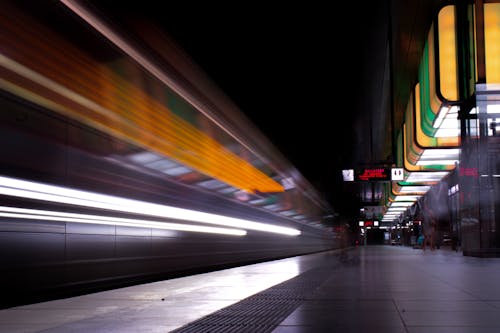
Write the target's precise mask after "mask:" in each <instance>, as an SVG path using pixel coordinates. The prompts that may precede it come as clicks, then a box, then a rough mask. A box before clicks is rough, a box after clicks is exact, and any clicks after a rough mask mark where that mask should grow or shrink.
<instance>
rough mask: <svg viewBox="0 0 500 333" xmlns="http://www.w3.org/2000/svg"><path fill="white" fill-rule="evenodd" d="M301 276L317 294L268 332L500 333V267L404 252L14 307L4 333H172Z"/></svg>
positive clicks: (2, 315) (3, 320)
mask: <svg viewBox="0 0 500 333" xmlns="http://www.w3.org/2000/svg"><path fill="white" fill-rule="evenodd" d="M308 271H309V272H313V273H314V274H309V275H306V274H304V273H306V272H308ZM316 272H317V274H316ZM303 274H304V275H303ZM302 276H303V277H306V276H311V277H314V285H312V286H311V284H309V285H308V288H309V289H308V290H311V291H310V292H309V291H308V292H307V294H306V296H305V297H302V298H300V300H299V302H296V301H295V303H293V304H294V305H293V308H291V310H290V311H288V312H286V314H285V316H284V317H282V318H280V319H279V322H278V323H276V324H275V325H274V324H273V326H272V327H271V329H269V330H266V332H271V331H272V332H273V333H299V332H300V333H304V332H308V333H309V332H313V333H322V332H343V333H348V332H370V333H371V332H411V333H420V332H425V333H437V332H443V333H448V332H450V333H451V332H453V333H465V332H474V333H476V332H479V333H485V332H488V333H489V332H500V259H499V258H493V259H492V258H489V259H487V258H473V257H464V256H462V255H461V254H460V253H456V252H452V251H450V250H448V249H441V250H437V251H433V252H430V251H427V252H425V253H423V252H422V251H421V250H415V249H411V248H407V247H402V246H371V247H360V248H355V249H351V250H349V251H347V252H345V253H343V254H340V253H339V252H338V251H332V252H325V253H319V254H313V255H307V256H301V257H294V258H288V259H283V260H277V261H272V262H266V263H261V264H255V265H249V266H243V267H237V268H232V269H226V270H221V271H217V272H212V273H205V274H199V275H193V276H189V277H185V278H178V279H172V280H167V281H162V282H156V283H151V284H144V285H140V286H136V287H128V288H121V289H116V290H112V291H105V292H101V293H95V294H91V295H85V296H79V297H74V298H68V299H64V300H57V301H51V302H44V303H38V304H32V305H27V306H20V307H15V308H11V309H6V310H1V311H0V332H9V333H17V332H45V333H49V332H51V333H54V332H123V333H129V332H169V331H172V330H174V329H177V328H179V327H188V326H189V323H190V322H193V321H195V320H197V319H199V318H201V317H204V316H207V315H209V314H211V313H214V312H216V311H218V310H220V309H222V308H229V307H230V306H233V307H234V306H236V305H233V304H236V303H238V302H240V301H241V300H243V299H248V297H249V296H251V295H254V297H255V296H256V295H257V296H258V295H260V294H263V293H265V292H262V291H263V290H265V289H267V288H270V287H273V286H280V285H283V286H286V285H287V283H288V282H287V281H294V280H296V281H298V280H297V279H298V278H300V277H302ZM307 279H309V277H307V278H304V279H302V280H301V281H299V282H300V283H304V282H307V281H305V280H307ZM288 284H290V283H288ZM273 288H275V289H276V288H277V287H273ZM280 288H281V287H280ZM283 288H284V287H283ZM283 288H281V289H280V290H284V289H283ZM267 290H268V292H269V290H270V289H267ZM290 290H293V289H290ZM271 291H272V290H271ZM285 296H286V295H285ZM286 297H292V298H293V295H290V296H286ZM238 304H240V303H238ZM295 304H296V305H295ZM269 312H271V313H270V314H271V315H272V310H270V311H269ZM226 313H230V312H226ZM281 313H283V312H281ZM260 316H262V314H260ZM255 318H256V319H255V320H258V318H263V317H259V316H256V317H255ZM185 325H186V326H185ZM257 327H259V326H258V325H256V326H255V329H254V330H253V331H255V332H262V330H260V331H259V329H258V328H257ZM239 329H241V327H239V328H238V329H236V326H235V329H234V330H233V331H234V332H240V331H241V332H243V330H239ZM217 331H218V329H217V328H216V327H215V328H214V327H211V328H210V329H208V328H207V330H206V331H205V332H212V333H213V332H217ZM219 331H224V332H232V331H231V330H230V329H229V330H228V329H227V327H225V328H224V330H223V329H222V328H221V329H220V330H219ZM250 331H252V329H251V327H246V330H245V332H250ZM193 332H195V331H194V330H193ZM200 333H204V332H203V331H202V332H200Z"/></svg>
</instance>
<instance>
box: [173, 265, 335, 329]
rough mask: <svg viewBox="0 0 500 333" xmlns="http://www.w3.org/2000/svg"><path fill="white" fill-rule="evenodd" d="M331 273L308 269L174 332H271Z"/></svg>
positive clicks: (324, 270) (323, 269) (320, 269)
mask: <svg viewBox="0 0 500 333" xmlns="http://www.w3.org/2000/svg"><path fill="white" fill-rule="evenodd" d="M330 274H331V270H329V269H325V268H324V267H323V268H315V269H311V270H309V271H307V272H305V273H302V274H300V275H298V276H296V277H294V278H292V279H290V280H287V281H285V282H282V283H280V284H277V285H275V286H273V287H271V288H268V289H266V290H264V291H262V292H260V293H258V294H255V295H252V296H250V297H247V298H245V299H243V300H241V301H240V302H238V303H235V304H233V305H230V306H228V307H226V308H223V309H220V310H218V311H216V312H214V313H212V314H210V315H207V316H205V317H203V318H200V319H198V320H196V321H193V322H191V323H189V324H187V325H185V326H183V327H180V328H178V329H176V330H174V331H172V332H173V333H215V332H217V333H225V332H231V333H249V332H258V333H268V332H272V331H273V330H274V329H275V328H276V327H277V326H278V325H279V324H280V323H281V322H282V321H283V320H285V318H286V317H288V316H289V315H290V314H291V313H292V312H293V311H294V310H295V309H296V308H297V307H298V306H299V305H300V304H301V303H302V302H303V301H304V300H305V299H306V298H307V297H308V296H310V295H311V294H312V293H313V292H314V291H315V290H316V289H317V288H318V287H319V286H320V285H321V284H322V283H323V282H324V281H325V280H326V279H327V278H328V277H329V276H330Z"/></svg>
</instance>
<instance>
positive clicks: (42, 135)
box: [0, 0, 341, 308]
mask: <svg viewBox="0 0 500 333" xmlns="http://www.w3.org/2000/svg"><path fill="white" fill-rule="evenodd" d="M0 7H2V9H1V10H0V16H1V17H0V39H1V42H0V127H1V130H0V138H1V145H0V198H1V204H0V253H1V255H0V282H1V284H0V285H1V288H2V297H1V298H0V299H1V301H0V302H1V305H0V306H1V307H3V308H6V307H11V306H14V305H19V304H26V303H31V302H37V301H40V300H47V299H55V298H60V297H66V296H69V295H76V294H81V293H88V292H93V291H97V290H104V289H109V288H117V287H121V286H126V285H131V284H137V283H144V282H149V281H155V280H159V279H166V278H171V277H175V276H182V275H187V274H194V273H198V272H203V271H209V270H214V269H220V268H225V267H231V266H238V265H244V264H249V263H254V262H259V261H265V260H273V259H278V258H284V257H290V256H295V255H302V254H307V253H313V252H318V251H325V250H330V249H335V248H338V247H339V246H340V244H341V241H340V240H339V234H338V233H336V232H335V230H334V229H333V228H332V226H331V225H329V224H326V223H325V216H327V215H328V214H331V213H332V210H331V208H330V207H329V205H328V204H327V203H326V202H325V201H324V200H323V199H322V197H321V196H320V195H319V193H318V192H317V191H316V190H315V188H314V187H313V186H312V185H311V184H310V183H308V182H307V180H306V179H304V177H303V176H302V175H301V174H300V173H299V172H298V171H297V170H296V169H295V168H294V166H293V165H291V164H290V162H288V161H287V160H286V158H285V157H283V156H282V155H281V154H280V152H279V151H277V149H276V148H275V147H274V146H273V145H272V143H271V142H270V141H269V140H268V139H267V138H265V137H264V136H263V135H262V134H261V133H260V132H259V130H258V129H257V128H255V127H254V125H252V124H251V122H250V121H248V119H247V118H246V117H245V116H244V114H243V113H242V112H241V111H240V110H239V109H238V108H237V107H236V106H235V105H234V104H233V103H232V102H231V101H230V100H229V99H228V98H227V97H225V95H224V94H223V92H221V91H219V90H218V88H217V87H216V86H215V85H214V84H212V83H211V81H210V79H209V78H208V77H207V76H206V75H205V74H204V73H203V71H202V70H201V69H200V68H198V67H197V65H196V64H194V63H193V62H192V61H191V60H189V56H188V55H187V54H185V53H184V51H182V50H181V49H180V48H179V47H177V46H176V44H175V42H173V41H172V40H171V39H169V37H168V36H166V35H165V34H164V32H162V31H160V30H156V27H155V26H154V25H152V24H150V23H149V22H141V21H134V22H130V21H127V22H125V21H119V20H116V19H115V20H112V19H109V18H106V17H105V16H104V15H103V13H102V12H99V11H98V10H97V9H96V8H94V7H91V6H88V5H85V3H84V2H78V1H70V0H65V1H60V2H54V1H31V2H16V1H12V2H9V1H2V3H1V4H0ZM125 23H126V24H125Z"/></svg>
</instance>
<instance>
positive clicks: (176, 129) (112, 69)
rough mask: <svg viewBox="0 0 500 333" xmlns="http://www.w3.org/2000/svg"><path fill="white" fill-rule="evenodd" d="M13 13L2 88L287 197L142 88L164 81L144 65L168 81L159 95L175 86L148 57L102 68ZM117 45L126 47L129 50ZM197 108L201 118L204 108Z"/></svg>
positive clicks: (250, 188)
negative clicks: (200, 112) (155, 79)
mask: <svg viewBox="0 0 500 333" xmlns="http://www.w3.org/2000/svg"><path fill="white" fill-rule="evenodd" d="M6 11H10V9H9V8H8V9H6ZM12 11H13V12H12V13H11V15H6V14H2V13H1V12H0V31H1V32H2V33H1V34H0V44H1V45H2V46H3V48H2V49H1V50H0V52H1V54H0V55H1V58H0V76H1V77H2V80H1V81H0V88H3V89H5V90H7V91H9V92H11V93H13V94H15V95H18V96H22V97H23V98H26V99H29V100H31V101H32V102H34V103H36V104H39V105H42V106H45V107H47V108H49V109H51V110H54V111H56V112H58V113H60V114H63V115H65V116H68V117H71V118H73V119H75V120H77V121H81V122H83V123H85V124H87V125H90V126H91V127H93V128H96V129H98V130H102V131H104V132H106V133H110V134H112V135H113V136H116V137H119V138H121V139H124V140H125V141H127V142H130V143H133V144H136V145H138V146H140V147H143V148H146V149H148V150H151V151H155V152H157V153H160V154H162V155H165V156H169V157H170V158H173V159H175V160H177V161H179V162H181V163H182V164H185V165H187V166H190V167H192V168H193V169H195V170H198V171H200V172H201V173H203V174H205V175H208V176H210V177H213V178H216V179H219V180H220V181H222V182H224V183H227V184H229V185H231V186H234V187H236V188H239V189H241V190H244V191H247V192H251V193H254V192H255V191H259V192H262V193H266V192H283V191H284V189H283V186H282V185H281V184H279V183H278V182H277V181H275V180H274V179H272V178H271V177H270V176H269V175H267V174H266V173H264V172H263V171H262V170H259V169H258V168H257V167H255V166H254V165H252V164H250V163H249V162H248V161H246V160H245V159H243V158H241V157H240V156H238V155H237V154H235V153H234V152H232V151H230V150H229V149H227V148H226V147H224V145H223V144H221V143H220V142H218V141H217V140H215V139H214V138H212V137H210V136H209V135H207V134H206V133H204V132H203V131H202V130H200V129H198V128H196V127H195V126H193V125H192V124H190V123H189V122H188V121H186V120H185V119H183V118H181V117H180V116H178V115H176V114H175V112H173V111H172V109H171V108H170V107H169V106H168V105H166V104H165V103H161V102H159V101H158V100H157V98H155V97H158V96H155V95H154V94H152V93H151V92H147V91H145V90H147V89H146V88H145V87H142V86H141V85H140V83H138V82H141V81H142V80H147V82H148V84H152V85H157V84H158V82H156V81H155V82H152V80H151V79H145V77H146V76H147V75H145V74H146V73H143V72H142V68H140V67H139V66H138V65H137V63H139V64H140V66H142V67H143V68H146V70H147V71H149V72H151V73H152V74H153V75H155V76H156V77H157V76H158V75H159V74H161V75H162V76H161V78H160V81H161V82H162V83H161V84H162V86H161V87H159V88H158V89H159V90H161V91H162V92H163V93H166V90H167V88H170V87H171V85H172V83H171V82H170V81H164V80H166V79H167V77H166V75H165V74H163V73H162V72H161V70H160V69H158V68H151V67H150V66H148V62H147V61H146V59H145V58H144V57H142V56H141V57H139V58H138V55H136V54H138V53H137V52H136V51H134V49H133V48H130V49H129V48H126V49H125V52H126V53H127V55H129V56H132V59H130V58H128V57H126V58H121V59H119V60H116V61H115V62H114V63H113V64H108V63H99V62H98V61H96V60H95V59H94V58H92V56H90V55H88V54H86V53H85V52H82V51H81V50H79V49H78V48H76V47H75V46H74V45H71V44H69V43H68V42H67V41H65V40H64V39H62V38H61V37H60V36H58V35H55V34H54V33H53V32H51V31H50V30H48V29H46V28H44V27H42V26H39V25H37V24H36V23H33V22H30V20H29V19H27V18H24V16H23V15H22V13H17V12H14V9H12ZM13 17H15V19H14V18H13ZM113 36H114V35H113ZM113 36H111V37H113ZM107 37H108V36H107ZM108 38H110V37H108ZM123 43H125V42H123ZM118 44H120V45H121V46H122V47H123V45H122V43H118ZM129 53H131V54H129ZM26 55H29V56H26ZM134 55H135V56H134ZM14 59H15V60H14ZM136 62H137V63H136ZM117 68H119V70H117ZM165 82H167V86H165V85H164V83H165ZM170 89H172V88H170ZM181 97H182V98H185V97H184V96H182V95H181ZM172 99H173V100H176V99H179V98H178V97H172ZM187 100H188V102H190V103H191V102H192V101H190V100H189V99H187ZM191 105H194V104H192V103H191ZM197 109H198V111H199V106H198V107H197Z"/></svg>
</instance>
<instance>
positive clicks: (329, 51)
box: [94, 1, 388, 210]
mask: <svg viewBox="0 0 500 333" xmlns="http://www.w3.org/2000/svg"><path fill="white" fill-rule="evenodd" d="M94 5H95V6H97V7H99V8H101V9H102V10H105V11H107V12H108V13H112V14H115V15H127V16H135V17H140V18H145V19H148V20H152V21H154V22H156V23H157V24H159V25H160V26H161V27H162V28H163V29H164V30H165V32H166V33H167V34H169V35H170V36H171V37H172V38H173V39H174V40H175V41H176V42H177V43H178V44H179V45H180V46H181V47H182V48H183V49H184V50H185V51H186V52H187V53H188V54H189V55H190V56H191V57H192V59H193V60H194V62H195V63H197V64H198V65H199V66H200V67H201V68H202V69H203V70H204V71H205V72H206V73H207V74H208V76H209V77H210V78H211V79H212V80H213V81H214V82H215V84H216V85H218V86H219V87H220V88H221V89H222V91H224V92H225V94H226V95H227V96H228V97H229V98H230V99H231V100H232V101H233V102H234V103H236V105H237V106H238V107H239V108H240V109H241V111H242V112H243V113H245V114H246V115H247V116H248V117H249V118H250V119H251V120H252V121H253V122H254V123H255V125H256V126H257V127H258V128H259V129H260V130H261V131H262V132H263V133H264V135H265V136H267V137H268V138H269V139H270V140H271V141H272V142H273V143H274V144H275V145H276V147H277V148H278V149H279V150H280V151H281V152H282V153H283V155H285V156H286V158H287V159H288V160H289V161H290V162H291V163H292V164H293V165H294V166H295V167H296V168H297V169H298V170H299V171H300V172H301V173H302V174H303V176H305V177H306V178H307V179H308V180H309V181H310V182H311V183H312V184H313V185H314V186H315V187H316V188H317V189H318V190H319V191H320V192H321V193H322V194H323V195H324V196H325V198H326V199H327V200H328V201H329V202H330V203H331V204H332V206H333V207H334V208H336V210H343V209H356V208H357V206H358V203H356V202H355V201H356V200H357V198H356V197H355V193H350V192H349V191H348V192H346V188H345V186H344V184H343V182H342V178H341V170H342V169H343V168H352V167H354V166H355V165H356V164H358V163H363V161H368V160H370V159H373V158H372V156H370V149H372V148H373V147H372V145H373V142H371V135H372V133H371V129H370V125H366V124H367V123H368V124H369V123H370V122H371V121H373V119H372V117H373V116H372V114H373V111H374V110H373V109H374V107H375V108H376V107H378V106H376V105H375V106H374V104H377V103H380V102H377V98H378V97H379V96H377V95H376V94H377V92H378V91H379V90H380V86H381V82H382V80H383V77H382V76H383V70H384V65H385V58H384V57H386V52H387V47H388V44H387V38H388V32H387V27H388V19H387V18H388V5H387V3H386V2H385V1H370V2H366V3H363V4H357V5H356V4H354V3H352V4H350V5H347V4H344V3H341V4H338V3H327V2H318V3H311V2H307V3H300V2H297V3H291V2H287V3H282V4H273V5H271V6H270V5H269V4H268V3H259V2H234V3H203V2H202V3H198V2H189V1H187V2H182V4H179V3H177V4H175V5H172V4H171V3H168V5H167V4H163V3H162V2H158V1H141V2H140V3H130V2H126V3H120V6H119V7H117V6H116V2H112V1H95V4H94ZM342 6H344V7H342ZM354 6H355V7H354ZM346 13H349V15H346ZM353 200H354V201H353Z"/></svg>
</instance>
